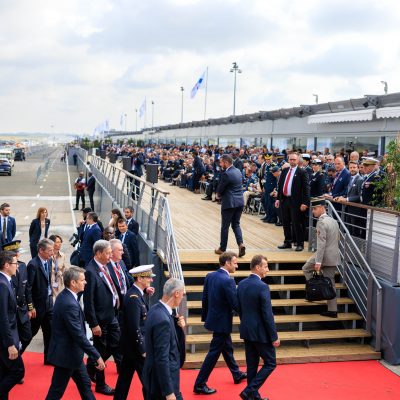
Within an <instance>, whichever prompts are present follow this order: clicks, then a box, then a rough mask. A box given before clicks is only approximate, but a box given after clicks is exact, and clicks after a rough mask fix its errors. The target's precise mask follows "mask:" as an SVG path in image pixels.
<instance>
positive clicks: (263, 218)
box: [260, 217, 268, 221]
mask: <svg viewBox="0 0 400 400" xmlns="http://www.w3.org/2000/svg"><path fill="white" fill-rule="evenodd" d="M267 219H268V218H267V217H262V218H260V221H266V220H267Z"/></svg>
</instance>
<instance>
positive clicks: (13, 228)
mask: <svg viewBox="0 0 400 400" xmlns="http://www.w3.org/2000/svg"><path fill="white" fill-rule="evenodd" d="M16 232H17V224H16V222H15V218H13V217H11V216H8V217H7V230H6V237H5V243H9V242H12V241H13V239H14V237H15V233H16ZM2 233H3V217H1V216H0V236H1V235H2Z"/></svg>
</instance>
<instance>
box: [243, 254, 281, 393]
mask: <svg viewBox="0 0 400 400" xmlns="http://www.w3.org/2000/svg"><path fill="white" fill-rule="evenodd" d="M250 270H251V274H250V276H249V277H248V278H246V279H244V280H242V281H241V282H240V283H239V285H238V290H237V294H238V303H239V304H238V306H239V316H240V327H239V330H240V337H241V338H242V339H243V340H244V345H245V350H246V365H247V386H246V388H245V389H244V390H243V391H242V392H241V393H240V397H241V398H242V399H244V400H261V396H260V393H259V389H260V387H261V386H262V385H263V384H264V382H265V381H266V380H267V378H268V377H269V375H270V374H271V373H272V372H273V370H274V369H275V368H276V353H275V347H278V346H279V345H280V340H279V339H278V334H277V332H276V327H275V321H274V315H273V313H272V305H271V296H270V292H269V287H268V285H267V284H266V283H264V282H263V281H262V279H263V278H265V277H266V276H267V273H268V271H269V269H268V261H267V259H266V258H265V257H264V256H262V255H256V256H254V257H253V258H252V260H251V263H250ZM260 357H261V358H262V360H263V362H264V364H263V366H262V367H261V369H260V370H259V371H258V372H257V369H258V365H259V362H260Z"/></svg>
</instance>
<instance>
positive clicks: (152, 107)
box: [151, 100, 154, 128]
mask: <svg viewBox="0 0 400 400" xmlns="http://www.w3.org/2000/svg"><path fill="white" fill-rule="evenodd" d="M151 128H154V101H153V100H152V101H151Z"/></svg>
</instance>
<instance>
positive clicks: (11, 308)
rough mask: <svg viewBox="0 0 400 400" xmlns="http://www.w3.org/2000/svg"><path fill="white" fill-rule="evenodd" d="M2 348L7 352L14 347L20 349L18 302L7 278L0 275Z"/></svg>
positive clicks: (0, 344) (0, 342) (0, 340)
mask: <svg viewBox="0 0 400 400" xmlns="http://www.w3.org/2000/svg"><path fill="white" fill-rule="evenodd" d="M0 326H1V329H0V348H1V349H2V350H7V349H8V347H10V346H12V345H14V346H15V347H16V348H17V349H19V336H18V327H17V302H16V300H15V294H14V291H13V289H12V288H11V285H10V284H9V283H8V280H7V278H6V277H5V276H4V275H3V274H0Z"/></svg>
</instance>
